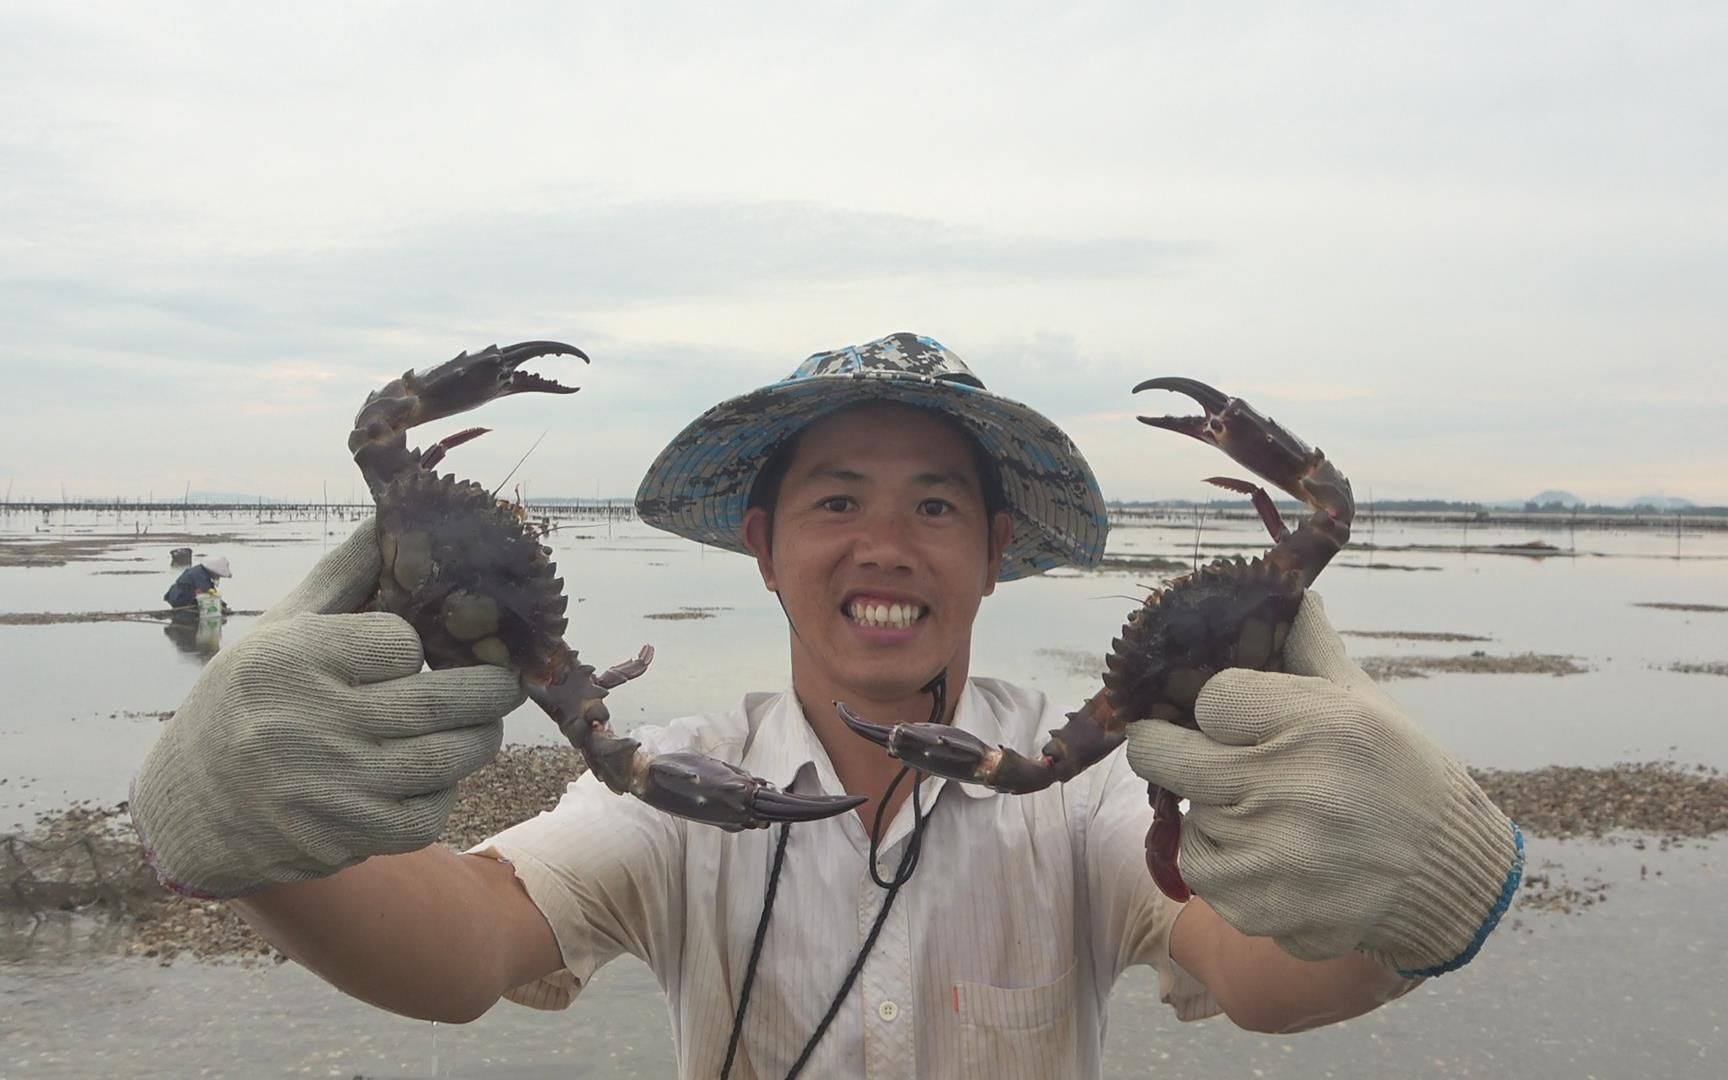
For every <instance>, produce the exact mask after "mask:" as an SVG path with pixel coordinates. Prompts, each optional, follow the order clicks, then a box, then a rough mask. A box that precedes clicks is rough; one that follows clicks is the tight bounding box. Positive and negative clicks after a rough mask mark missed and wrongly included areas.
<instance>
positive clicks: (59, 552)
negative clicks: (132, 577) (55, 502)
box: [0, 532, 312, 573]
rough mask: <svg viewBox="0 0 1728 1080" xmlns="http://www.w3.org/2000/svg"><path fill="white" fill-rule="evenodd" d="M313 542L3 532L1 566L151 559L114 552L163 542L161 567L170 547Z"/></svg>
mask: <svg viewBox="0 0 1728 1080" xmlns="http://www.w3.org/2000/svg"><path fill="white" fill-rule="evenodd" d="M310 542H312V541H311V539H310V538H307V537H296V536H282V535H277V536H268V535H257V534H251V533H238V532H141V533H128V532H115V533H103V532H90V533H83V534H79V535H76V536H70V537H68V536H64V535H60V534H58V533H41V534H29V533H25V534H21V535H12V536H0V566H24V567H50V566H65V565H66V564H67V563H80V562H149V561H151V560H150V559H149V557H147V556H142V555H131V556H127V557H124V558H114V557H111V556H112V555H113V553H114V552H116V551H122V550H126V549H130V548H136V547H139V546H141V545H146V544H147V545H151V546H160V547H161V549H162V569H163V572H164V573H165V572H167V571H168V570H169V569H170V567H169V565H168V562H167V555H168V551H169V549H170V548H176V547H191V548H212V547H220V546H235V545H246V546H249V547H257V546H269V545H277V544H303V543H310Z"/></svg>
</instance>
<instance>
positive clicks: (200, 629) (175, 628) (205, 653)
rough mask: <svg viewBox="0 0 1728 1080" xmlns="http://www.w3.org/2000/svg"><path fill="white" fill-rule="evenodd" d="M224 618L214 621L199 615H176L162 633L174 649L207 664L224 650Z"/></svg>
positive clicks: (217, 618) (214, 619)
mask: <svg viewBox="0 0 1728 1080" xmlns="http://www.w3.org/2000/svg"><path fill="white" fill-rule="evenodd" d="M222 623H223V618H222V616H220V615H218V616H216V617H215V618H212V619H201V618H199V617H198V616H197V615H181V614H179V613H175V615H174V616H173V617H172V618H171V619H169V620H168V624H167V625H166V626H164V627H162V633H163V634H165V635H167V637H168V640H169V641H172V642H173V643H174V647H175V648H176V649H179V650H180V651H181V652H182V653H185V654H187V655H189V656H194V657H197V658H198V662H199V664H201V665H202V664H204V663H207V662H208V661H209V660H210V658H211V657H212V656H215V655H216V653H217V651H218V650H220V649H221V648H222Z"/></svg>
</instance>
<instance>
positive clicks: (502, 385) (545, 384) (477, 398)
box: [348, 341, 588, 467]
mask: <svg viewBox="0 0 1728 1080" xmlns="http://www.w3.org/2000/svg"><path fill="white" fill-rule="evenodd" d="M553 355H566V356H575V357H578V358H580V359H581V360H582V362H583V363H588V354H587V353H585V352H583V351H582V350H581V349H578V348H577V347H576V346H574V345H566V344H564V343H563V342H561V341H523V342H519V343H517V344H515V345H511V346H508V347H506V348H503V349H500V348H499V347H498V346H496V345H488V346H487V347H486V348H484V349H481V350H480V351H479V352H476V353H472V354H470V353H465V352H464V353H458V354H456V356H455V357H453V358H452V359H449V360H446V361H444V362H443V363H442V364H437V365H435V366H433V367H429V368H426V369H425V370H423V371H405V372H403V373H402V377H401V378H400V379H393V380H391V382H390V383H389V384H388V385H386V386H384V387H383V388H382V389H379V390H375V391H373V392H372V393H371V394H370V395H369V396H368V397H367V398H366V404H364V405H362V406H361V407H360V412H359V413H358V414H357V415H356V416H355V417H354V431H353V432H352V433H351V434H350V435H349V436H348V449H349V450H352V451H359V450H360V448H361V447H362V446H365V445H366V444H368V443H371V444H372V445H374V446H389V445H392V444H395V443H398V442H399V441H400V440H401V439H402V436H403V434H404V433H405V432H406V431H407V430H408V429H409V428H411V427H416V426H418V425H420V424H425V423H429V422H431V421H433V420H441V419H443V418H444V417H446V416H454V415H456V414H457V413H461V412H467V411H468V410H469V409H473V408H478V407H479V406H481V405H484V404H486V403H487V402H488V401H491V400H492V399H493V398H501V397H508V396H509V395H511V394H525V393H536V394H574V393H575V392H576V391H577V390H578V389H580V388H579V387H575V386H564V385H562V384H560V383H558V382H557V381H556V380H553V379H548V378H545V377H544V376H540V375H536V374H534V373H533V372H530V371H518V370H516V369H517V368H519V367H520V366H522V365H523V364H525V363H527V362H528V361H529V360H532V359H534V358H536V357H540V356H553ZM452 445H454V444H452ZM446 449H448V447H446ZM363 467H364V466H363Z"/></svg>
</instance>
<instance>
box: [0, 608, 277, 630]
mask: <svg viewBox="0 0 1728 1080" xmlns="http://www.w3.org/2000/svg"><path fill="white" fill-rule="evenodd" d="M262 614H264V612H263V611H230V612H228V614H227V615H225V616H223V618H232V617H233V616H235V615H262ZM173 620H174V612H173V611H172V610H171V609H169V608H153V609H151V610H148V611H8V612H0V626H58V625H61V624H63V623H99V622H155V623H165V622H172V621H173ZM188 621H190V620H188Z"/></svg>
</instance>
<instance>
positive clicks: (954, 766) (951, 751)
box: [835, 690, 1127, 795]
mask: <svg viewBox="0 0 1728 1080" xmlns="http://www.w3.org/2000/svg"><path fill="white" fill-rule="evenodd" d="M835 705H836V707H837V708H838V709H839V712H840V719H842V720H844V721H845V722H846V726H847V727H849V728H851V729H852V731H853V733H854V734H856V735H860V736H862V737H864V738H866V739H869V740H870V741H871V742H873V743H875V744H876V745H877V746H880V747H882V748H883V749H885V750H887V751H888V754H889V756H890V757H894V758H898V759H899V760H901V761H904V762H905V763H906V764H908V765H910V766H912V767H913V768H914V769H917V770H919V771H920V772H927V773H934V774H935V775H937V776H945V777H947V778H948V779H950V780H962V781H965V782H966V783H969V784H983V785H984V786H985V787H988V788H992V789H994V790H996V791H1005V792H1008V793H1009V794H1013V795H1024V794H1027V793H1028V792H1032V791H1041V790H1043V789H1044V788H1047V787H1049V786H1050V785H1051V784H1059V783H1064V782H1066V781H1068V780H1072V779H1073V778H1074V777H1076V776H1078V775H1080V774H1081V773H1082V772H1085V771H1086V770H1087V769H1089V768H1091V767H1092V766H1093V765H1095V764H1097V763H1098V762H1100V761H1102V760H1104V759H1105V758H1106V757H1108V756H1110V752H1111V751H1112V750H1114V749H1116V748H1117V747H1118V746H1120V745H1122V742H1123V740H1124V739H1126V738H1127V735H1126V734H1125V733H1124V730H1123V725H1122V724H1121V723H1120V722H1119V721H1117V719H1116V714H1115V710H1113V709H1112V708H1111V707H1110V701H1109V695H1108V692H1107V691H1103V690H1101V691H1099V692H1098V693H1096V694H1094V695H1092V697H1091V698H1089V699H1088V700H1087V702H1086V703H1085V704H1084V705H1082V706H1080V708H1078V709H1076V710H1075V711H1073V712H1071V713H1069V714H1068V723H1066V724H1065V725H1063V726H1062V728H1061V729H1060V730H1055V731H1052V732H1050V740H1049V741H1048V742H1046V743H1045V744H1044V749H1043V751H1042V752H1041V753H1040V754H1039V756H1038V757H1035V758H1029V757H1027V756H1026V755H1024V754H1022V753H1020V752H1018V751H1016V750H1014V749H1013V748H1011V747H1007V746H994V747H993V746H990V745H989V744H988V743H985V742H984V741H983V740H981V739H979V738H978V737H977V736H976V735H973V734H971V733H969V732H965V731H961V730H960V729H959V728H956V727H953V726H952V725H949V724H894V725H891V726H890V725H884V724H873V723H871V722H870V721H868V720H866V719H864V718H863V717H861V716H859V715H858V714H857V713H855V712H853V711H852V710H851V709H850V708H848V707H847V706H846V705H845V704H844V703H843V702H836V703H835Z"/></svg>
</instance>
